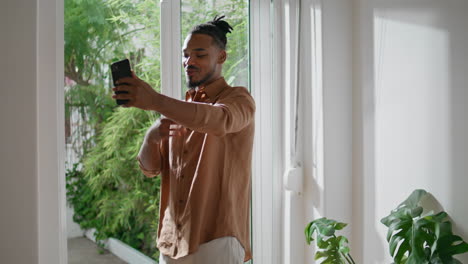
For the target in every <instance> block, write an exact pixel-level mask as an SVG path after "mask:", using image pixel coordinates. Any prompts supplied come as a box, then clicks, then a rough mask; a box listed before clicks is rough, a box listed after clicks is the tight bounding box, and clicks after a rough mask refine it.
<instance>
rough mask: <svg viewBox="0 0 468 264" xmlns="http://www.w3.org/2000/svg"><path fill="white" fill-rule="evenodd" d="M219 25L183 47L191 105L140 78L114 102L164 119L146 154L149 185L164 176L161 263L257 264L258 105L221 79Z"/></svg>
mask: <svg viewBox="0 0 468 264" xmlns="http://www.w3.org/2000/svg"><path fill="white" fill-rule="evenodd" d="M222 19H223V17H220V18H215V19H214V20H213V21H210V22H208V23H205V24H201V25H198V26H196V27H194V28H193V29H192V31H191V32H190V34H189V35H188V36H187V38H186V39H185V43H184V46H183V66H184V68H185V74H186V78H187V85H188V87H189V88H190V89H189V90H188V92H187V94H186V101H180V100H176V99H173V98H170V97H167V96H164V95H162V94H159V93H157V92H156V91H155V90H153V89H152V88H151V87H150V86H149V85H148V84H147V83H146V82H144V81H142V80H140V79H139V78H138V77H136V76H135V75H134V76H133V78H124V79H121V80H120V81H119V82H118V84H120V83H127V84H128V85H118V86H117V87H116V88H114V89H113V90H114V91H127V92H128V94H118V95H114V96H113V98H114V99H122V100H129V102H128V103H127V104H125V105H124V106H125V107H138V108H141V109H145V110H152V111H157V112H159V113H161V114H162V115H163V116H165V117H166V118H164V119H161V120H158V121H157V122H156V123H155V124H154V125H153V126H152V127H151V128H149V130H148V132H147V134H146V136H145V139H144V142H143V144H142V146H141V149H140V153H139V154H138V161H139V164H140V168H141V169H142V171H143V172H144V174H145V175H147V176H148V177H154V176H157V175H161V177H162V184H161V201H160V221H159V228H158V240H157V246H158V248H159V250H160V252H161V258H160V263H184V264H186V263H193V264H198V263H206V264H218V263H219V264H230V263H232V264H234V263H235V264H239V263H243V262H244V261H247V260H249V259H250V258H251V250H250V243H249V240H250V238H249V205H250V184H251V183H250V172H251V160H252V146H253V138H254V113H255V103H254V100H253V98H252V97H251V96H250V94H249V93H248V91H247V89H246V88H244V87H230V86H229V85H228V84H227V83H226V82H225V80H224V78H223V77H222V75H221V72H222V65H223V63H224V62H225V61H226V57H227V54H226V50H225V48H226V43H227V40H226V34H227V33H230V32H231V30H232V28H231V27H230V26H229V24H228V23H227V22H225V21H223V20H222Z"/></svg>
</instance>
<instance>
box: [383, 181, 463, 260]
mask: <svg viewBox="0 0 468 264" xmlns="http://www.w3.org/2000/svg"><path fill="white" fill-rule="evenodd" d="M426 195H427V192H426V191H424V190H415V191H414V192H413V193H412V194H411V195H410V196H409V197H408V198H407V199H406V200H405V201H404V202H402V203H401V204H400V205H399V206H398V207H397V208H396V209H394V210H393V211H392V212H391V213H390V215H388V216H387V217H385V218H383V219H382V220H381V222H382V223H383V224H384V225H386V226H387V227H388V233H387V241H388V243H389V250H390V255H391V256H392V257H393V259H394V261H395V263H397V264H400V263H403V264H422V263H431V264H432V263H444V264H445V263H460V262H459V261H458V260H456V259H455V258H453V255H456V254H461V253H464V252H468V244H466V243H465V242H464V241H463V239H462V238H461V237H459V236H455V235H454V234H453V233H452V224H451V223H450V221H449V220H447V217H448V215H447V213H445V212H439V213H437V214H434V213H433V212H429V213H428V214H426V215H422V213H423V208H422V207H421V206H420V202H421V200H422V198H423V197H424V196H426Z"/></svg>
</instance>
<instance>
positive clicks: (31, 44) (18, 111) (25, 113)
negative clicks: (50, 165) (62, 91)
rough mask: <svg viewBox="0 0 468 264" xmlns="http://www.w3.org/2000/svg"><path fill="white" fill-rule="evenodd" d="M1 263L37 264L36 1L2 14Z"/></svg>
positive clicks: (10, 5) (5, 8)
mask: <svg viewBox="0 0 468 264" xmlns="http://www.w3.org/2000/svg"><path fill="white" fill-rule="evenodd" d="M0 28H1V30H0V32H1V34H2V37H1V40H0V50H1V51H2V56H1V57H2V63H0V76H1V77H0V78H1V79H2V81H1V85H0V86H1V92H2V103H1V104H0V124H1V130H0V131H1V136H0V146H1V147H0V151H1V152H0V153H1V156H0V168H1V172H0V174H1V176H0V210H1V217H0V237H1V238H0V239H1V240H0V256H1V257H0V259H1V260H0V262H2V263H37V257H38V250H37V239H38V237H37V206H36V198H37V197H36V196H37V180H36V175H37V174H36V166H37V164H36V132H37V129H36V35H35V32H36V1H35V0H19V1H13V0H10V1H7V2H6V3H2V8H1V9H0Z"/></svg>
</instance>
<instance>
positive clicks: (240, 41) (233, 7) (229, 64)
mask: <svg viewBox="0 0 468 264" xmlns="http://www.w3.org/2000/svg"><path fill="white" fill-rule="evenodd" d="M222 15H224V16H226V17H225V18H224V19H225V20H226V21H227V22H228V23H229V24H230V25H231V27H232V28H233V31H232V33H230V34H228V35H227V47H226V52H227V54H228V58H227V60H226V62H225V63H224V66H223V76H224V78H225V79H226V82H227V83H228V84H229V85H231V86H244V87H247V88H248V87H249V71H250V60H249V1H248V0H241V1H239V0H209V1H200V0H181V31H182V32H181V33H182V37H181V42H182V43H181V48H182V45H183V43H184V40H185V37H186V36H187V34H188V33H189V32H190V30H191V29H192V28H193V26H195V25H198V24H201V23H206V22H208V21H210V20H213V18H214V17H215V16H222ZM182 83H183V84H184V87H183V88H182V89H183V90H182V94H185V92H186V89H187V88H186V87H185V83H186V80H185V75H184V72H183V69H182Z"/></svg>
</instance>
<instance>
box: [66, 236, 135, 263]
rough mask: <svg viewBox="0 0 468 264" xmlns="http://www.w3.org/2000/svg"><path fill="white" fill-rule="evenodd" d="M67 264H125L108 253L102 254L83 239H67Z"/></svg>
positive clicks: (94, 245) (92, 244) (87, 240)
mask: <svg viewBox="0 0 468 264" xmlns="http://www.w3.org/2000/svg"><path fill="white" fill-rule="evenodd" d="M68 264H126V262H125V261H123V260H121V259H119V258H117V257H116V256H114V255H113V254H112V253H110V252H109V251H105V252H104V253H103V254H100V253H99V252H98V247H97V245H96V244H94V243H93V242H92V241H90V240H89V239H87V238H84V237H77V238H71V239H68Z"/></svg>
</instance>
